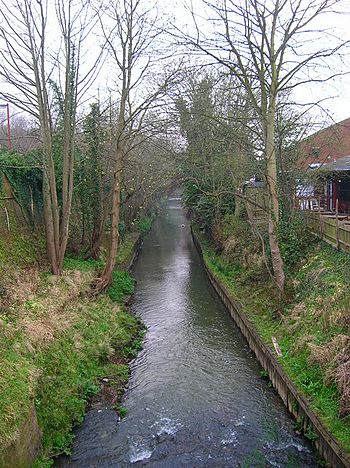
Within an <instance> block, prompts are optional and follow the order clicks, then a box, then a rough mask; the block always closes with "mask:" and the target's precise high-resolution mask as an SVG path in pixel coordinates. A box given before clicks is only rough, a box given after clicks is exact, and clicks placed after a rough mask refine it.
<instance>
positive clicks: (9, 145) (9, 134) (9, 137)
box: [6, 104, 12, 149]
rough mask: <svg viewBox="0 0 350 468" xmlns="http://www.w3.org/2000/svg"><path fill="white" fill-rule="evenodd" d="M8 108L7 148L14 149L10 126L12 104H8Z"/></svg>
mask: <svg viewBox="0 0 350 468" xmlns="http://www.w3.org/2000/svg"><path fill="white" fill-rule="evenodd" d="M6 108H7V147H8V149H12V144H11V126H10V104H6Z"/></svg>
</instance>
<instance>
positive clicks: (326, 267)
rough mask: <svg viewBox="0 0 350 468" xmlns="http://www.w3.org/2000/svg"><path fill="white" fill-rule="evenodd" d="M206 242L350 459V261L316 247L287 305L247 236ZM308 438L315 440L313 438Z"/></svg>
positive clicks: (211, 262)
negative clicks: (348, 378)
mask: <svg viewBox="0 0 350 468" xmlns="http://www.w3.org/2000/svg"><path fill="white" fill-rule="evenodd" d="M240 234H241V233H240ZM247 235H248V231H247ZM200 239H201V243H202V246H203V254H204V260H205V262H206V264H207V266H208V267H209V269H210V270H211V271H212V272H213V274H214V275H215V276H216V277H217V278H218V279H219V280H220V281H221V282H222V283H223V284H224V285H225V286H226V287H227V288H228V290H229V291H230V293H231V294H232V296H233V297H234V298H235V299H237V300H238V301H239V302H240V303H241V304H242V306H243V310H244V313H245V314H246V316H247V317H248V318H249V319H250V320H251V322H253V323H254V325H255V327H256V329H257V331H258V332H259V334H260V335H261V337H262V338H263V340H264V341H265V342H266V343H267V345H268V346H270V347H271V348H272V349H273V346H272V336H274V337H275V338H276V339H277V342H278V344H279V346H280V348H281V351H282V357H281V358H279V361H280V363H281V364H282V366H283V367H284V369H285V371H286V373H287V374H288V375H289V376H290V377H291V378H292V380H293V381H294V382H295V384H296V385H297V387H298V388H299V390H300V391H301V392H302V393H303V394H304V395H305V396H306V397H307V398H308V400H309V401H310V402H311V406H312V408H313V410H314V411H315V413H316V414H317V415H318V416H319V417H320V419H321V420H322V421H323V422H324V424H325V426H326V427H327V428H328V429H329V430H330V431H331V432H332V433H333V434H334V436H335V437H336V438H337V440H338V441H339V444H340V445H341V446H342V447H343V448H344V450H345V451H346V452H347V453H348V454H350V416H349V413H347V412H346V410H347V408H349V406H348V405H349V393H348V387H347V386H346V382H345V381H344V372H346V365H347V364H346V363H347V362H348V361H347V359H348V352H349V343H350V339H349V319H348V307H349V302H350V292H349V290H348V284H349V280H350V270H349V264H350V256H348V255H346V254H343V253H339V252H336V251H335V250H333V249H332V248H331V247H329V246H327V245H325V244H323V243H320V242H313V243H311V244H310V245H309V247H308V248H307V251H306V252H305V257H304V258H302V259H301V260H299V262H297V264H295V265H294V267H293V268H291V269H290V270H289V272H288V299H287V300H286V301H285V302H284V303H281V302H280V301H279V299H278V297H277V295H276V288H275V287H274V285H273V283H272V282H271V280H270V278H269V277H268V275H267V274H266V271H265V267H264V265H263V262H262V259H261V257H259V256H258V255H257V253H256V252H253V251H252V249H251V248H250V247H247V246H248V244H249V242H250V240H249V238H248V237H246V238H244V236H243V237H242V236H241V237H239V236H237V235H236V237H235V236H234V235H232V234H231V235H230V237H229V238H227V240H226V244H225V246H224V248H223V249H220V251H218V250H217V248H216V247H215V246H214V245H213V244H211V243H210V242H209V241H208V240H206V239H205V238H204V237H203V236H200ZM237 252H239V255H237ZM306 436H308V437H309V438H310V439H312V438H313V437H314V434H312V433H310V434H306Z"/></svg>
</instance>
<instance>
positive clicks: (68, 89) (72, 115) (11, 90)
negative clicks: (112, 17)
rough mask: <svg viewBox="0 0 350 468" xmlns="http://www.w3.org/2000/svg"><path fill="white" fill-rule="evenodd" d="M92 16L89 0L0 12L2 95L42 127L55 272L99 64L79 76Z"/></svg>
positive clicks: (17, 4)
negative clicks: (82, 100)
mask: <svg viewBox="0 0 350 468" xmlns="http://www.w3.org/2000/svg"><path fill="white" fill-rule="evenodd" d="M90 13H91V10H90V2H89V0H84V1H83V2H81V3H79V4H78V3H76V2H74V1H73V0H68V1H64V0H56V1H55V3H53V2H50V1H49V0H37V1H35V2H32V1H30V0H14V2H13V3H11V4H9V3H8V2H5V1H1V8H0V21H1V26H0V40H1V47H0V60H1V67H0V78H1V79H3V80H4V81H5V82H6V86H4V87H3V88H2V89H1V90H0V96H1V97H2V98H3V99H5V100H6V101H8V102H11V103H12V104H14V105H15V106H17V107H18V108H19V109H21V110H23V111H24V112H29V113H30V114H31V115H32V116H33V117H34V118H35V119H36V120H37V122H38V124H39V128H40V135H41V143H42V171H43V199H44V220H45V230H46V245H47V253H48V257H49V260H50V263H51V270H52V272H53V273H54V274H60V273H61V271H62V267H63V259H64V255H65V251H66V247H67V241H68V234H69V221H70V215H71V207H72V196H73V170H74V138H75V128H76V109H77V102H78V96H79V94H81V93H83V92H84V91H86V88H87V86H88V85H89V84H90V83H91V81H92V79H93V78H94V76H95V74H96V70H97V69H98V67H96V65H97V64H98V63H99V61H100V55H97V60H96V61H95V63H94V66H92V67H91V68H88V69H87V71H86V72H84V74H83V75H82V74H81V73H80V71H81V59H82V48H83V43H84V42H85V40H86V38H87V36H88V35H89V33H90V31H91V28H92V25H93V23H94V17H93V16H92V15H91V14H90ZM49 22H50V24H51V23H52V24H53V25H54V28H55V27H57V30H58V31H59V37H58V38H57V37H56V38H55V41H52V39H51V38H50V35H49V34H48V29H49V25H48V24H49ZM57 39H58V40H57ZM57 43H58V46H57V47H56V45H57ZM53 81H56V82H58V83H59V85H58V87H59V88H60V92H61V95H62V100H61V104H62V109H61V113H62V121H63V145H62V148H61V151H60V153H61V156H60V159H61V161H62V163H61V164H60V165H59V166H60V167H61V168H62V173H61V175H60V177H61V180H62V189H61V191H60V190H59V189H58V185H57V179H58V176H57V165H56V164H55V158H54V150H53V134H54V131H55V129H54V124H53V114H52V110H53V109H52V102H51V90H50V83H51V82H53Z"/></svg>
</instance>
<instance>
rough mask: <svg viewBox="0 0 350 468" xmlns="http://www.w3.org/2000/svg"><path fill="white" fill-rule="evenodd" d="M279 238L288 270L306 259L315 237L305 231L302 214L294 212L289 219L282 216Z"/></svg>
mask: <svg viewBox="0 0 350 468" xmlns="http://www.w3.org/2000/svg"><path fill="white" fill-rule="evenodd" d="M278 237H279V245H280V250H281V255H282V258H283V261H284V264H285V267H286V269H287V270H290V269H291V268H293V267H294V266H295V265H296V264H297V263H298V262H299V261H300V260H301V259H302V258H303V257H305V255H306V253H307V251H308V250H309V247H310V245H311V244H312V243H313V242H314V237H313V236H312V234H311V233H310V231H309V230H308V229H305V219H304V217H303V215H302V213H299V212H294V213H293V215H292V216H291V217H289V218H287V217H284V216H282V219H281V221H280V223H279V225H278Z"/></svg>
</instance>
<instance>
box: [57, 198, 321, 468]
mask: <svg viewBox="0 0 350 468" xmlns="http://www.w3.org/2000/svg"><path fill="white" fill-rule="evenodd" d="M133 273H134V276H135V278H136V280H137V286H136V290H135V296H134V301H133V305H132V309H133V312H134V313H135V314H137V315H138V316H140V317H141V318H142V320H143V321H144V323H145V324H146V326H147V328H148V331H147V334H146V336H145V343H144V349H143V350H142V352H141V353H140V354H139V356H138V357H137V359H135V360H134V361H133V362H132V364H131V378H130V382H129V387H128V390H127V392H126V394H125V397H124V402H123V405H124V406H126V407H127V408H128V413H127V416H126V417H125V418H124V419H123V420H122V421H121V422H118V421H117V418H116V414H115V412H114V411H113V410H112V409H99V410H96V409H95V410H92V411H90V412H89V413H88V414H87V416H86V419H85V422H84V423H83V425H82V427H81V428H80V430H79V431H78V433H77V437H76V440H75V443H74V448H73V455H72V457H71V458H70V460H69V462H68V463H67V464H65V466H76V467H84V468H88V467H102V468H104V467H128V466H144V465H146V466H148V467H198V468H199V467H247V468H248V467H249V468H250V467H270V466H271V467H272V466H273V467H283V468H285V467H290V468H292V467H293V468H294V467H298V466H300V467H317V466H318V464H317V462H316V458H315V455H314V453H313V452H312V450H311V448H310V446H309V444H308V443H307V441H306V440H305V439H303V438H302V437H301V436H298V435H297V434H296V433H295V432H294V430H293V420H292V419H291V417H290V416H289V414H288V413H287V411H286V409H285V408H284V406H283V403H282V402H281V400H280V399H279V397H278V396H277V394H276V393H275V391H274V390H273V389H272V388H271V387H270V386H269V384H268V382H267V380H266V379H264V378H262V376H261V373H260V371H261V368H260V366H259V364H258V363H257V361H256V359H255V357H254V355H253V354H252V352H251V351H250V350H249V348H248V345H247V343H246V342H245V340H244V338H243V337H242V336H241V334H240V332H239V330H238V329H237V327H236V326H235V325H234V323H233V321H232V319H231V317H230V316H229V314H228V312H227V311H226V309H225V307H224V306H223V304H222V303H221V301H220V299H219V298H218V297H217V295H216V293H215V292H214V291H213V289H212V287H211V285H210V283H209V281H208V278H207V276H206V273H205V270H204V268H203V266H202V265H201V261H200V258H199V255H198V253H197V251H196V249H195V247H194V245H193V242H192V238H191V233H190V228H189V223H188V220H187V219H186V217H185V215H184V211H183V209H182V208H181V204H180V200H179V199H176V198H170V199H169V201H168V206H167V208H166V209H164V211H163V213H162V215H161V216H160V217H159V218H158V219H157V220H156V221H155V223H154V226H153V228H152V231H151V232H150V234H149V235H148V236H147V237H146V239H145V241H144V245H143V248H142V252H141V254H140V257H139V259H138V260H137V263H136V265H135V268H134V272H133Z"/></svg>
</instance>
